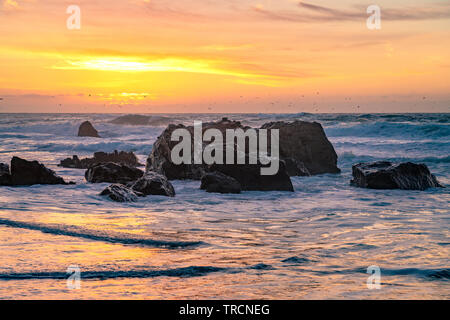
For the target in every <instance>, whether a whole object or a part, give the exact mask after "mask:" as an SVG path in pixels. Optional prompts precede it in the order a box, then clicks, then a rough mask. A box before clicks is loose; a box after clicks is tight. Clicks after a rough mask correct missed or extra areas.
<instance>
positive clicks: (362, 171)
mask: <svg viewBox="0 0 450 320" xmlns="http://www.w3.org/2000/svg"><path fill="white" fill-rule="evenodd" d="M351 184H352V185H354V186H357V187H362V188H369V189H403V190H426V189H428V188H438V187H443V186H442V185H441V184H440V183H439V182H438V181H437V179H436V177H435V176H434V175H432V174H431V173H430V170H429V169H428V167H427V166H426V165H424V164H415V163H412V162H405V163H392V162H389V161H378V162H371V163H359V164H356V165H354V166H353V180H352V181H351Z"/></svg>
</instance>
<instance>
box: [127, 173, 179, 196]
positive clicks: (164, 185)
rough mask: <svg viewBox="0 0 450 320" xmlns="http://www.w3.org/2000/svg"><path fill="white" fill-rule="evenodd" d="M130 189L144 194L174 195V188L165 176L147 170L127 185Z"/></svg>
mask: <svg viewBox="0 0 450 320" xmlns="http://www.w3.org/2000/svg"><path fill="white" fill-rule="evenodd" d="M128 186H129V187H130V188H131V189H132V190H134V191H136V192H139V193H140V194H142V195H144V196H148V195H161V196H168V197H174V196H175V189H174V188H173V186H172V184H171V183H170V182H169V180H167V178H166V177H165V176H163V175H161V174H159V173H156V172H147V173H146V174H145V175H144V176H142V177H141V178H139V179H138V180H137V181H135V182H132V183H130V184H129V185H128Z"/></svg>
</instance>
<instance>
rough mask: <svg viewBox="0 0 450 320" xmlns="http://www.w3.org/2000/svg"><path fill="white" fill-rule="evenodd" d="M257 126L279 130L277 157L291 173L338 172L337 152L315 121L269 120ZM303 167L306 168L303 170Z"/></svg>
mask: <svg viewBox="0 0 450 320" xmlns="http://www.w3.org/2000/svg"><path fill="white" fill-rule="evenodd" d="M261 129H268V130H270V129H279V130H280V158H281V159H283V160H286V162H287V164H288V172H289V173H290V174H292V175H316V174H322V173H339V172H341V170H339V168H338V167H337V158H338V157H337V154H336V151H335V150H334V148H333V145H332V144H331V142H330V141H329V140H328V138H327V136H326V135H325V131H324V130H323V128H322V125H321V124H320V123H317V122H305V121H294V122H290V123H288V122H283V121H280V122H270V123H266V124H264V125H263V126H262V127H261ZM305 169H306V170H305Z"/></svg>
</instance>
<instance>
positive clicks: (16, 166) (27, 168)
mask: <svg viewBox="0 0 450 320" xmlns="http://www.w3.org/2000/svg"><path fill="white" fill-rule="evenodd" d="M11 180H12V185H15V186H29V185H34V184H73V183H67V182H65V181H64V179H63V178H61V177H59V176H57V175H56V174H55V172H54V171H53V170H50V169H48V168H46V167H45V166H44V165H43V164H41V163H39V162H37V161H27V160H24V159H21V158H18V157H13V158H12V160H11Z"/></svg>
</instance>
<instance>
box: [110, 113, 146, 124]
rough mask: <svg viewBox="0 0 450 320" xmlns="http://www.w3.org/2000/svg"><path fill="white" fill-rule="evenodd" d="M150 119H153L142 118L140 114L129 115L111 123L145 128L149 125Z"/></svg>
mask: <svg viewBox="0 0 450 320" xmlns="http://www.w3.org/2000/svg"><path fill="white" fill-rule="evenodd" d="M150 119H151V117H150V116H142V115H139V114H127V115H125V116H120V117H117V118H115V119H113V120H111V121H110V123H114V124H128V125H138V126H145V125H147V124H148V123H149V121H150Z"/></svg>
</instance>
